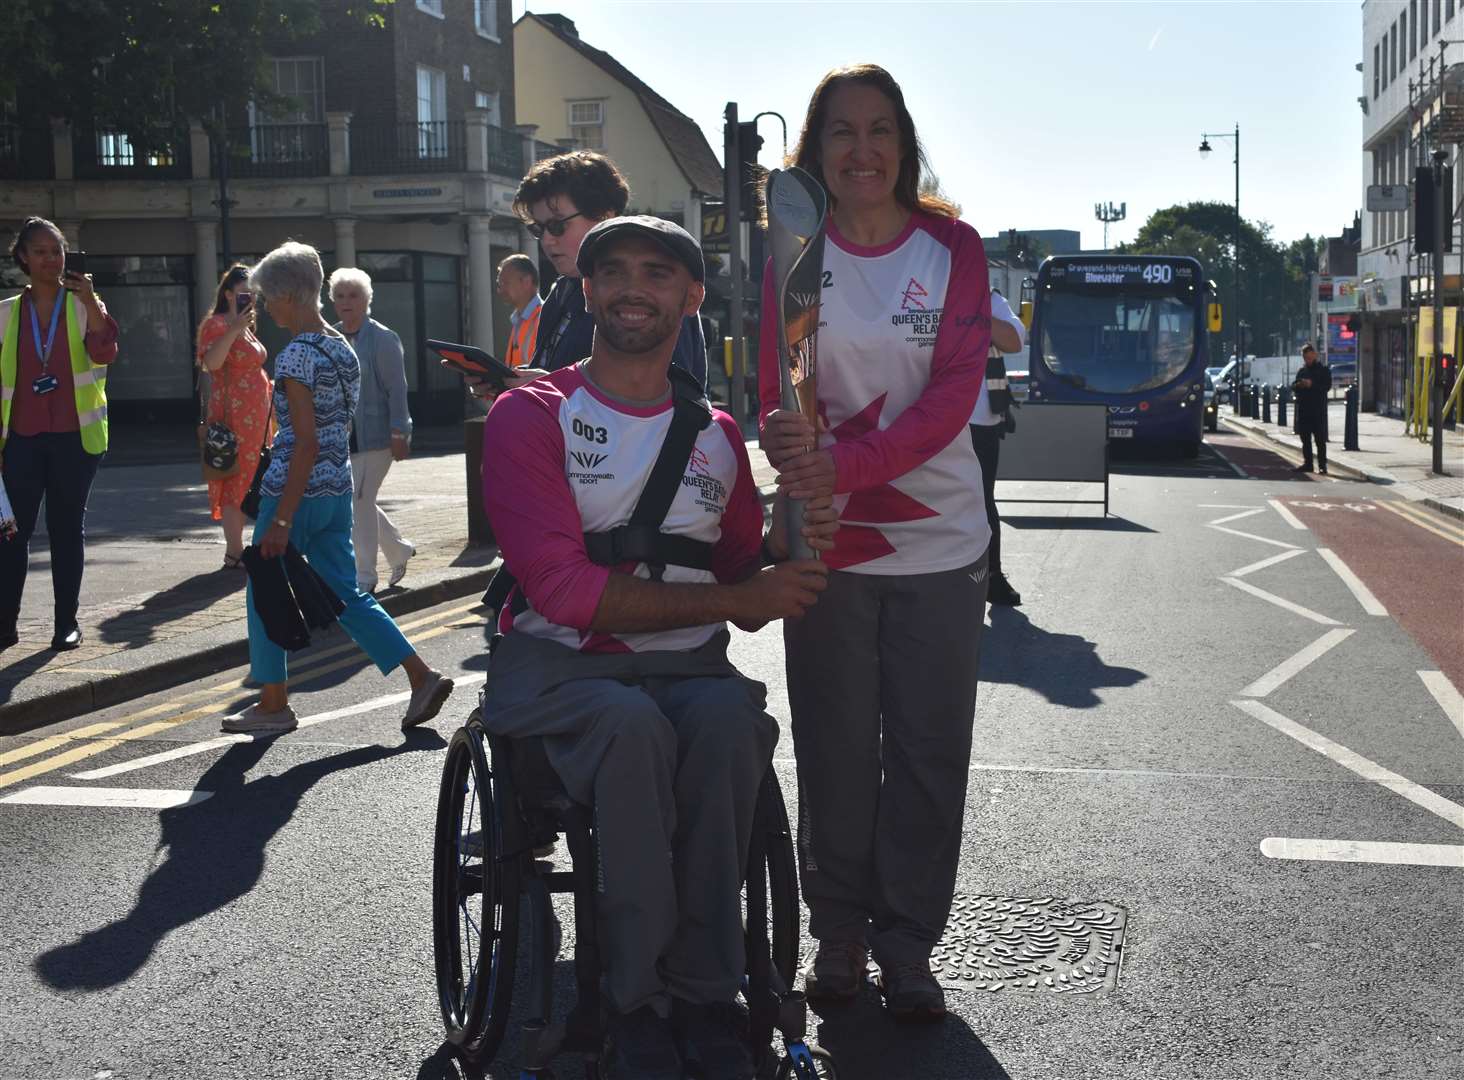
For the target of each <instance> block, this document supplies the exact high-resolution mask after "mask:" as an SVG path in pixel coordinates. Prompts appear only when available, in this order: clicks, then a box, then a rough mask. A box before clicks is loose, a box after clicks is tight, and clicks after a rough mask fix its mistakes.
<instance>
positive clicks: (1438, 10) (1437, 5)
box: [1433, 0, 1444, 37]
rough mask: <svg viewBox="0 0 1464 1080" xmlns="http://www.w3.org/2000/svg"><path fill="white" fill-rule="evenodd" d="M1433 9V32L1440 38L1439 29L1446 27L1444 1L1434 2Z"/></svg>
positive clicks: (1437, 0) (1436, 0) (1435, 0)
mask: <svg viewBox="0 0 1464 1080" xmlns="http://www.w3.org/2000/svg"><path fill="white" fill-rule="evenodd" d="M1433 9H1434V21H1433V32H1434V37H1438V36H1439V28H1440V27H1442V26H1443V25H1444V19H1443V12H1444V0H1433Z"/></svg>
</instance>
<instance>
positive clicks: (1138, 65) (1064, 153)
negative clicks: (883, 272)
mask: <svg viewBox="0 0 1464 1080" xmlns="http://www.w3.org/2000/svg"><path fill="white" fill-rule="evenodd" d="M513 6H514V16H515V18H517V17H518V16H519V15H520V14H522V12H523V10H524V6H525V4H524V0H514V5H513ZM528 6H529V7H530V9H531V10H533V11H535V12H540V13H543V12H553V11H558V12H560V13H562V14H565V15H568V16H569V17H570V18H572V19H573V20H574V21H575V24H576V26H577V27H578V28H579V32H580V37H581V38H583V39H584V40H585V41H587V42H589V43H590V44H591V45H594V46H596V47H598V48H601V49H605V50H606V51H608V52H610V53H611V54H612V55H614V56H615V57H616V59H618V60H619V61H620V62H621V63H623V64H625V65H626V67H628V68H630V70H632V71H634V72H635V73H636V74H637V75H639V76H640V77H641V78H642V79H644V80H645V81H646V82H647V83H648V84H650V86H652V87H653V88H654V89H655V90H656V91H657V92H658V93H660V94H661V95H662V96H663V97H665V98H667V99H668V100H669V101H671V102H672V103H673V104H674V105H676V106H677V108H679V109H681V111H682V112H684V113H686V114H687V115H689V116H690V117H692V118H693V119H694V120H696V122H697V123H698V124H700V125H701V128H702V131H703V132H705V133H706V136H707V141H708V142H710V143H711V145H712V149H713V150H714V151H715V152H716V154H717V156H718V157H719V158H720V157H721V154H722V111H723V109H724V107H725V106H726V103H727V102H728V101H729V100H736V101H737V103H738V108H739V110H740V112H741V115H742V118H743V119H747V118H749V117H751V116H752V115H753V114H755V113H758V112H762V111H764V110H773V111H776V112H779V113H782V114H783V116H785V117H786V118H787V119H788V123H789V126H790V128H792V129H794V130H790V132H789V139H790V141H791V140H794V139H796V137H797V133H796V128H797V126H798V124H800V123H801V121H802V116H803V113H804V111H805V109H806V108H807V105H808V97H809V94H810V93H811V92H812V90H813V87H814V86H815V85H816V83H817V82H818V80H819V78H820V77H821V76H822V75H823V74H824V72H825V71H827V70H828V69H829V68H832V67H836V66H839V65H842V64H848V63H855V62H862V61H873V62H874V63H877V64H880V65H882V66H883V67H885V68H887V69H888V70H889V71H890V72H891V73H892V74H893V75H894V77H895V78H896V80H897V81H898V82H899V83H900V85H901V86H902V87H903V89H904V92H905V99H906V102H907V103H908V104H909V106H910V110H911V112H912V114H913V115H914V117H915V124H916V128H917V130H918V131H919V133H920V138H921V140H922V141H923V142H924V144H925V149H926V153H927V155H928V156H929V158H930V162H931V165H932V167H933V168H934V170H935V172H936V174H937V175H938V176H939V177H940V180H941V184H942V186H943V187H944V188H945V190H946V192H947V193H948V194H949V195H950V196H952V197H953V198H954V199H955V200H956V201H957V202H959V203H960V204H961V205H962V207H963V210H964V216H965V218H966V219H967V220H968V221H970V222H971V223H972V224H973V225H975V226H976V228H977V229H979V230H980V231H981V232H982V234H983V235H987V236H990V235H991V234H993V233H994V232H996V231H998V230H1001V229H1006V228H1010V227H1013V226H1015V227H1017V228H1020V229H1081V230H1082V233H1083V244H1084V246H1085V247H1093V248H1096V247H1100V246H1101V245H1102V239H1103V226H1102V224H1101V223H1100V222H1099V221H1097V220H1096V219H1095V217H1094V214H1093V209H1094V205H1095V204H1096V203H1100V202H1101V203H1107V202H1109V201H1110V200H1111V201H1112V202H1114V203H1120V202H1126V203H1127V204H1128V219H1127V220H1126V221H1123V222H1120V223H1118V224H1115V225H1113V226H1111V227H1110V232H1109V237H1110V243H1118V242H1119V241H1122V240H1128V239H1131V238H1132V237H1133V235H1134V233H1135V232H1136V231H1137V230H1138V228H1139V226H1141V225H1142V224H1143V223H1144V221H1145V220H1146V219H1147V218H1148V216H1149V214H1151V213H1152V212H1153V211H1154V210H1156V209H1160V208H1162V207H1165V206H1170V205H1173V204H1175V203H1185V202H1190V201H1193V200H1197V199H1211V200H1216V201H1220V202H1226V203H1229V202H1232V201H1233V200H1234V198H1235V171H1234V166H1233V164H1232V162H1233V158H1234V155H1233V151H1232V146H1233V140H1231V139H1224V140H1217V139H1211V140H1210V142H1211V145H1212V146H1213V147H1214V148H1215V152H1214V153H1212V154H1210V155H1209V156H1208V158H1207V159H1205V160H1202V159H1201V158H1200V155H1199V154H1198V153H1197V152H1196V148H1197V147H1198V146H1199V143H1200V135H1201V133H1202V132H1232V131H1234V129H1235V125H1236V124H1237V123H1239V125H1240V136H1241V159H1240V206H1241V213H1242V214H1243V215H1244V216H1245V217H1246V218H1247V219H1250V220H1256V219H1260V220H1263V221H1268V222H1270V223H1271V225H1272V226H1273V235H1274V236H1276V237H1277V238H1279V239H1281V240H1292V239H1295V238H1298V237H1300V236H1301V235H1302V234H1304V233H1308V232H1310V233H1311V234H1312V235H1319V234H1321V235H1331V236H1336V235H1337V234H1338V233H1339V232H1340V231H1341V230H1342V229H1343V228H1344V227H1345V226H1347V225H1350V224H1351V223H1352V215H1353V213H1354V212H1355V211H1356V210H1358V209H1359V208H1360V207H1359V204H1360V201H1361V196H1362V187H1361V184H1362V180H1361V178H1362V149H1361V146H1362V112H1361V109H1360V108H1359V107H1358V105H1357V100H1356V99H1357V97H1358V95H1359V94H1361V93H1362V89H1361V87H1362V76H1361V75H1359V74H1358V73H1357V71H1356V70H1355V65H1356V64H1357V63H1358V61H1360V60H1361V59H1362V48H1361V39H1362V5H1361V3H1360V2H1358V0H1317V2H1310V3H1305V2H1299V0H1298V2H1289V0H1265V2H1261V3H1247V2H1194V3H1184V2H1169V3H1140V2H1130V3H1120V2H1112V3H1099V2H1090V3H1040V2H1036V0H1030V2H1026V3H995V2H992V3H984V2H974V0H970V2H947V3H925V2H903V0H875V2H853V0H840V2H805V3H792V2H787V0H773V2H764V0H743V2H740V3H711V2H708V3H701V2H696V0H667V2H648V0H529V4H528ZM759 130H760V131H761V132H762V134H763V136H764V137H765V138H766V139H767V145H766V147H765V153H764V155H763V159H762V163H763V164H764V165H768V166H773V165H776V164H777V158H778V153H777V150H778V147H779V144H780V142H781V131H780V129H779V125H778V123H777V121H776V120H775V119H773V118H764V119H763V121H762V122H761V125H760V127H759Z"/></svg>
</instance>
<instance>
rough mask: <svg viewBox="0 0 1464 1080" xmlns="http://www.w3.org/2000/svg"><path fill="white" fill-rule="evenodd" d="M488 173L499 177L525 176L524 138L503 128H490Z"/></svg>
mask: <svg viewBox="0 0 1464 1080" xmlns="http://www.w3.org/2000/svg"><path fill="white" fill-rule="evenodd" d="M488 171H489V172H491V173H497V174H498V175H499V176H522V175H523V174H524V137H523V136H522V135H518V134H515V133H514V132H512V131H505V130H504V129H503V128H499V127H493V126H491V125H490V126H489V128H488Z"/></svg>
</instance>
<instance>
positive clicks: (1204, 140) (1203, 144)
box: [1200, 124, 1243, 411]
mask: <svg viewBox="0 0 1464 1080" xmlns="http://www.w3.org/2000/svg"><path fill="white" fill-rule="evenodd" d="M1211 139H1234V140H1235V260H1234V261H1235V266H1234V270H1235V315H1234V318H1235V373H1234V378H1235V393H1234V394H1233V395H1232V396H1231V401H1230V404H1231V405H1232V406H1233V407H1235V408H1236V409H1237V411H1238V410H1239V407H1240V366H1241V364H1242V362H1243V359H1242V358H1243V353H1242V351H1241V350H1242V348H1243V343H1242V341H1241V337H1240V125H1239V124H1236V125H1235V133H1234V134H1233V135H1232V134H1227V133H1225V132H1208V131H1207V132H1202V133H1201V134H1200V158H1201V159H1202V160H1203V159H1204V158H1207V157H1209V156H1210V140H1211Z"/></svg>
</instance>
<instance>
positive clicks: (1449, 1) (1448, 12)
mask: <svg viewBox="0 0 1464 1080" xmlns="http://www.w3.org/2000/svg"><path fill="white" fill-rule="evenodd" d="M1453 17H1454V0H1444V21H1445V22H1447V21H1448V20H1450V19H1452V18H1453Z"/></svg>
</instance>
